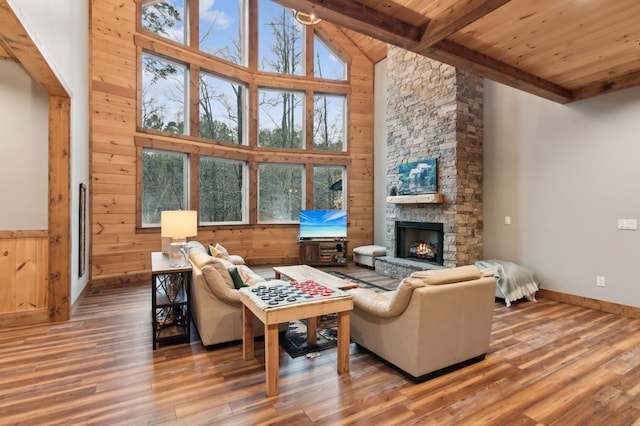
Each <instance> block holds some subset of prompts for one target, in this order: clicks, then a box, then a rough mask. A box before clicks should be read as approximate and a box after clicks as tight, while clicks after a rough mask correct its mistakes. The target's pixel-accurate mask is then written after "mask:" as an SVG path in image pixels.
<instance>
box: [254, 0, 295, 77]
mask: <svg viewBox="0 0 640 426" xmlns="http://www.w3.org/2000/svg"><path fill="white" fill-rule="evenodd" d="M258 19H259V20H260V21H259V27H258V67H259V69H260V70H261V71H267V72H275V73H278V74H293V75H303V74H304V50H303V46H304V43H303V40H304V38H303V36H304V33H303V31H302V25H301V24H300V23H298V22H297V21H296V20H295V19H294V18H293V14H292V13H291V11H290V10H289V9H287V8H284V7H282V6H280V5H277V4H275V3H273V2H271V1H268V0H259V3H258Z"/></svg>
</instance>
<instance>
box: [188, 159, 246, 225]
mask: <svg viewBox="0 0 640 426" xmlns="http://www.w3.org/2000/svg"><path fill="white" fill-rule="evenodd" d="M246 182H247V165H246V164H245V163H244V162H242V161H232V160H226V159H221V158H213V157H200V209H199V211H200V213H199V214H200V223H201V224H202V225H210V224H214V223H217V224H219V223H245V222H246V206H247V203H246V193H247V191H246V189H247V188H246Z"/></svg>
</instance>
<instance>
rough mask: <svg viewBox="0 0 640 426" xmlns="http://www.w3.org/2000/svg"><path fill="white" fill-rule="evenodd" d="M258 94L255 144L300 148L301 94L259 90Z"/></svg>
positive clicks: (302, 132)
mask: <svg viewBox="0 0 640 426" xmlns="http://www.w3.org/2000/svg"><path fill="white" fill-rule="evenodd" d="M258 96H259V106H258V107H259V112H258V133H259V135H258V145H259V146H262V147H268V148H302V146H303V136H304V121H303V111H304V93H302V92H293V91H284V90H270V89H261V90H260V92H259V95H258Z"/></svg>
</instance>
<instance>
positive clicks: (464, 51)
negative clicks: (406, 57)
mask: <svg viewBox="0 0 640 426" xmlns="http://www.w3.org/2000/svg"><path fill="white" fill-rule="evenodd" d="M275 1H276V2H277V3H280V4H282V5H283V6H286V7H290V8H295V9H298V10H301V11H303V12H313V13H315V14H316V15H317V16H318V17H320V18H322V19H323V20H324V21H323V23H321V24H320V25H323V24H326V22H329V23H332V24H335V25H337V26H338V27H340V28H341V29H342V30H343V31H344V32H345V34H346V35H347V36H349V37H350V38H351V39H352V40H353V42H354V43H356V44H357V45H358V46H360V47H361V49H362V50H363V52H365V54H367V55H368V56H369V57H370V58H372V59H373V60H374V61H379V60H380V59H382V58H383V57H384V55H385V52H386V44H387V43H389V44H393V45H396V46H399V47H402V48H404V49H407V50H410V51H413V52H416V53H419V54H422V55H425V56H427V57H430V58H433V59H436V60H439V61H441V62H444V63H447V64H450V65H453V66H456V67H458V68H460V69H464V70H467V71H470V72H473V73H476V74H478V75H481V76H483V77H486V78H489V79H492V80H495V81H498V82H501V83H504V84H507V85H509V86H513V87H516V88H519V89H522V90H525V91H527V92H530V93H533V94H536V95H539V96H542V97H545V98H547V99H551V100H553V101H556V102H560V103H567V102H572V101H575V100H579V99H585V98H590V97H593V96H597V95H601V94H604V93H609V92H613V91H616V90H621V89H624V88H629V87H634V86H638V85H640V1H638V0H275Z"/></svg>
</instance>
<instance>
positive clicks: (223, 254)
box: [209, 243, 229, 260]
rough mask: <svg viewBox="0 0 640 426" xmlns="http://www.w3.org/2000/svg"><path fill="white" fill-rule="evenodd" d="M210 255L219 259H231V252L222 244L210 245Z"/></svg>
mask: <svg viewBox="0 0 640 426" xmlns="http://www.w3.org/2000/svg"><path fill="white" fill-rule="evenodd" d="M209 254H210V255H211V256H213V257H217V258H219V259H227V260H228V259H229V252H228V251H227V249H226V248H224V247H223V246H222V245H221V244H218V243H216V244H215V245H213V244H209Z"/></svg>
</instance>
